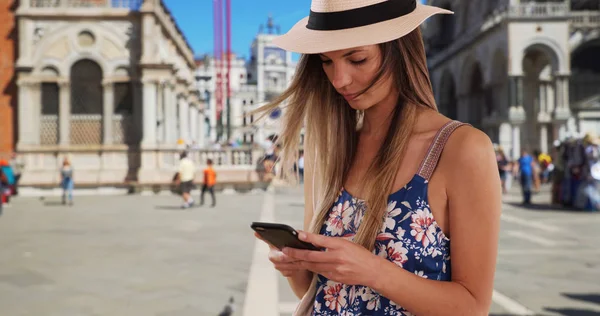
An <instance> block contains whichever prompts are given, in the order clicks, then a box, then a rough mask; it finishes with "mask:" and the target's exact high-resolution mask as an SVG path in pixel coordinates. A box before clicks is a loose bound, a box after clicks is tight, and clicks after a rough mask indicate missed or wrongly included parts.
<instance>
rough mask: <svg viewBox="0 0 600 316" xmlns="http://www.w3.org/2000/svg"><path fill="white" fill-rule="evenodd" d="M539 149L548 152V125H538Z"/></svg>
mask: <svg viewBox="0 0 600 316" xmlns="http://www.w3.org/2000/svg"><path fill="white" fill-rule="evenodd" d="M540 150H541V151H542V152H543V153H548V125H547V124H542V125H541V126H540Z"/></svg>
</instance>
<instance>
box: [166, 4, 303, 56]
mask: <svg viewBox="0 0 600 316" xmlns="http://www.w3.org/2000/svg"><path fill="white" fill-rule="evenodd" d="M164 2H165V4H166V5H167V7H168V8H169V10H171V14H173V16H174V17H175V20H176V21H177V24H178V25H179V28H180V29H181V30H182V31H183V33H184V34H185V37H186V38H187V40H188V42H189V43H190V45H191V46H192V49H193V50H194V54H196V55H203V54H205V53H210V54H211V55H212V52H213V4H212V0H164ZM223 2H225V1H223ZM309 12H310V0H254V1H252V0H231V49H232V50H233V52H234V53H236V54H238V55H240V56H244V57H246V58H248V57H249V55H250V45H251V44H252V40H253V39H254V37H255V36H256V34H257V33H258V30H259V27H260V25H261V24H266V22H267V18H268V16H269V15H271V16H272V17H273V19H274V22H275V24H276V25H279V26H280V28H281V32H282V33H284V32H286V31H287V30H288V29H290V28H291V27H292V26H293V25H294V24H295V23H296V22H297V21H298V20H300V19H301V18H303V17H305V16H307V15H308V13H309Z"/></svg>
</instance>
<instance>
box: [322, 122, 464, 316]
mask: <svg viewBox="0 0 600 316" xmlns="http://www.w3.org/2000/svg"><path fill="white" fill-rule="evenodd" d="M462 125H465V124H464V123H461V122H458V121H451V122H449V123H447V124H446V125H444V126H443V127H442V128H441V129H440V130H439V131H438V133H437V135H436V136H435V138H434V141H433V143H432V144H431V146H430V147H429V151H428V153H427V156H426V157H425V160H424V161H423V163H422V164H421V167H420V168H419V172H418V173H417V174H416V175H414V177H413V178H412V179H411V180H410V181H409V182H408V184H407V185H406V186H405V187H403V188H401V189H400V190H398V191H396V192H395V193H393V194H391V195H390V196H389V199H388V207H387V214H386V216H385V220H384V222H383V225H382V227H381V232H380V233H379V236H378V237H377V240H376V242H375V249H374V251H373V252H374V253H375V254H376V255H378V256H381V257H384V258H386V259H388V260H390V261H391V262H393V263H395V264H396V265H398V266H399V267H401V268H403V269H405V270H407V271H410V272H413V273H414V274H416V275H418V276H420V277H423V278H426V279H432V280H438V281H450V240H449V239H448V238H447V237H446V236H445V235H444V233H443V232H442V230H441V228H440V227H439V226H438V224H437V223H436V221H435V219H434V218H433V215H432V213H431V211H430V209H429V203H428V201H427V186H428V181H429V179H430V177H431V175H432V174H433V171H434V169H435V167H436V165H437V162H438V160H439V157H440V155H441V153H442V150H443V148H444V145H445V144H446V142H447V140H448V138H449V137H450V135H451V134H452V132H454V130H455V129H456V128H458V127H460V126H462ZM365 211H366V207H365V202H364V201H363V200H360V199H357V198H354V197H352V196H351V195H350V194H349V193H348V192H347V191H346V190H345V189H343V188H342V190H341V191H340V194H339V197H338V199H337V201H336V202H335V203H334V205H333V207H332V208H331V210H330V211H329V217H328V219H327V220H326V221H325V223H324V225H323V227H322V228H321V234H322V235H325V236H332V237H344V238H348V239H349V240H352V239H353V237H354V235H355V233H356V231H357V229H358V226H359V225H360V223H361V221H362V218H363V216H364V214H365ZM313 315H317V316H330V315H412V314H411V313H409V312H408V311H406V310H405V309H403V308H402V307H401V306H399V305H397V304H396V303H394V302H392V301H390V300H389V299H387V298H385V297H383V296H381V295H380V294H379V293H377V292H375V291H374V290H372V289H371V288H368V287H366V286H361V285H356V286H352V285H346V284H342V283H338V282H334V281H331V280H328V279H327V278H325V277H324V276H322V275H318V277H317V294H316V299H315V303H314V306H313Z"/></svg>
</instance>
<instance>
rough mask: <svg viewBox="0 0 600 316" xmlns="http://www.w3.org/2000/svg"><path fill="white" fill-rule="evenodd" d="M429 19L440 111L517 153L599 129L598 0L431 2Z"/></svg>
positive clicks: (430, 54) (427, 36)
mask: <svg viewBox="0 0 600 316" xmlns="http://www.w3.org/2000/svg"><path fill="white" fill-rule="evenodd" d="M427 3H428V4H432V5H436V6H439V7H444V8H447V9H450V10H452V11H454V12H455V14H454V15H441V16H436V17H433V18H431V19H430V20H429V21H427V23H426V25H425V26H424V37H425V42H426V47H427V53H428V62H429V68H430V72H431V77H432V84H433V86H434V91H435V94H436V100H437V103H438V106H439V108H440V111H441V112H442V113H444V114H446V115H448V116H450V117H451V118H454V119H458V120H461V121H465V122H468V123H471V124H473V125H474V126H475V127H477V128H480V129H481V130H483V131H485V132H486V133H487V134H488V135H489V136H490V138H491V139H492V140H493V141H494V142H495V143H497V144H499V145H501V146H502V147H503V148H504V150H505V152H506V153H507V154H509V155H510V156H511V157H513V158H516V157H518V156H519V154H520V150H521V149H522V148H527V149H529V150H530V151H533V150H536V149H537V150H541V151H542V152H550V150H551V148H552V144H553V142H554V141H555V140H564V139H565V138H568V137H572V136H577V135H580V134H583V133H586V132H595V133H600V58H598V56H600V11H599V8H598V6H599V5H598V1H586V0H560V1H525V0H521V1H519V0H485V1H465V0H430V1H427Z"/></svg>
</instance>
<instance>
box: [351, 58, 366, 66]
mask: <svg viewBox="0 0 600 316" xmlns="http://www.w3.org/2000/svg"><path fill="white" fill-rule="evenodd" d="M365 61H367V59H366V58H365V59H361V60H356V61H355V60H351V61H350V62H351V63H352V64H354V65H360V64H364V63H365Z"/></svg>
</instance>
